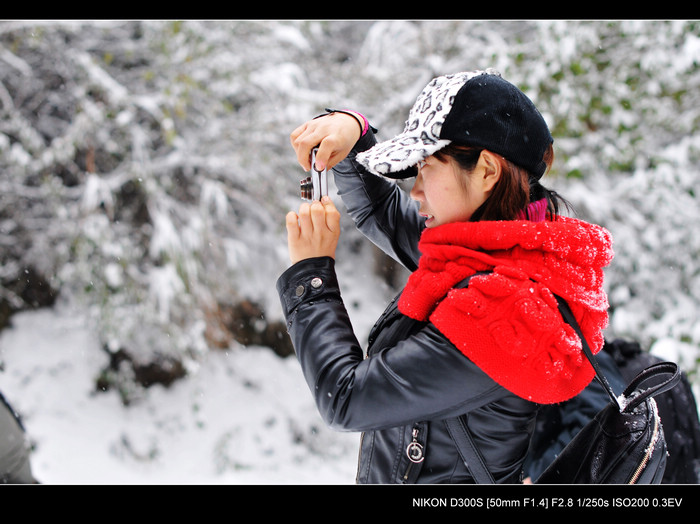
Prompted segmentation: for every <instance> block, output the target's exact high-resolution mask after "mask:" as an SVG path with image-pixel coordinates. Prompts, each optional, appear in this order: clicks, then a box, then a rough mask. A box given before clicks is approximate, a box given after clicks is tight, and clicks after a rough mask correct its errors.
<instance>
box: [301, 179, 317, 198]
mask: <svg viewBox="0 0 700 524" xmlns="http://www.w3.org/2000/svg"><path fill="white" fill-rule="evenodd" d="M299 188H300V190H301V199H302V200H309V201H311V199H312V198H313V194H314V185H313V182H312V181H311V177H307V178H304V179H303V180H301V181H300V182H299Z"/></svg>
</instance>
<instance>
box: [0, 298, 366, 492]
mask: <svg viewBox="0 0 700 524" xmlns="http://www.w3.org/2000/svg"><path fill="white" fill-rule="evenodd" d="M96 344H97V339H96V337H95V336H94V334H93V333H91V331H90V330H89V329H88V328H86V327H85V325H84V322H83V321H82V319H81V316H80V315H75V314H69V313H61V312H58V311H55V310H51V309H44V310H39V311H33V312H27V313H21V314H18V315H15V316H14V317H13V326H12V327H11V328H8V329H6V330H4V331H3V332H2V333H0V362H3V363H4V372H2V373H0V391H2V392H3V393H4V394H5V396H6V397H7V398H8V400H9V401H10V402H11V403H12V404H13V406H14V407H15V409H16V410H17V411H19V412H20V413H21V415H22V416H23V420H24V423H25V426H26V429H27V432H28V434H29V436H30V438H31V440H32V442H33V443H34V445H35V451H34V453H33V455H32V468H33V471H34V473H35V476H36V477H37V478H38V480H39V481H40V482H42V483H44V484H312V483H313V484H352V483H354V477H355V468H356V460H357V449H358V441H359V435H358V434H356V433H338V432H333V431H331V430H329V429H328V428H326V427H325V425H324V424H323V422H322V421H321V419H320V417H319V415H318V413H317V411H316V408H315V405H314V404H313V400H312V397H311V394H310V392H309V391H308V388H307V386H306V383H305V382H304V380H303V377H302V375H301V371H300V369H299V366H298V362H297V360H296V359H295V358H287V359H281V358H279V357H277V356H276V355H274V354H273V353H272V352H271V351H270V350H268V349H266V348H243V347H241V348H240V349H235V350H230V351H228V352H211V353H210V354H209V355H208V357H207V359H206V360H205V361H204V362H202V363H201V365H200V367H199V368H198V369H197V370H195V372H194V373H193V374H192V375H191V376H189V377H188V378H187V379H185V380H180V381H178V382H177V383H176V384H174V385H173V386H171V387H170V388H168V389H166V388H163V387H152V388H150V389H148V390H146V394H145V395H144V398H143V399H141V400H140V401H139V402H138V403H136V404H135V405H132V406H129V407H124V406H123V405H121V403H120V401H119V398H118V395H117V394H116V392H113V391H111V392H107V393H95V392H94V377H95V376H96V375H97V374H98V372H99V370H100V369H101V368H102V367H103V366H104V365H105V363H106V355H104V359H103V358H102V355H103V353H102V352H101V351H99V350H96V347H95V345H96Z"/></svg>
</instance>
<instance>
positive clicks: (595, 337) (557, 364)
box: [399, 217, 613, 404]
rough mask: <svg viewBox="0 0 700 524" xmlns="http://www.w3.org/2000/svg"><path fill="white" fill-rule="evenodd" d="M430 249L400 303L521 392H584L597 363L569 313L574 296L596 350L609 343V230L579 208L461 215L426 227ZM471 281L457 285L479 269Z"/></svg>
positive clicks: (545, 395) (555, 395) (425, 245)
mask: <svg viewBox="0 0 700 524" xmlns="http://www.w3.org/2000/svg"><path fill="white" fill-rule="evenodd" d="M419 247H420V250H421V253H422V255H421V258H420V261H419V265H418V269H417V270H416V271H415V272H414V273H413V274H411V276H410V277H409V279H408V282H407V284H406V288H405V289H404V291H403V293H402V295H401V298H400V300H399V309H400V310H401V312H402V313H403V314H405V315H407V316H409V317H411V318H415V319H417V320H422V321H425V320H430V321H431V322H432V323H433V324H434V325H435V326H436V327H437V328H438V329H439V330H440V331H441V332H442V333H443V334H444V335H445V336H447V337H448V338H449V340H450V341H451V342H452V343H453V344H454V345H455V346H456V347H457V348H458V349H459V350H460V351H461V352H462V353H464V354H465V355H466V356H467V357H468V358H470V359H471V360H472V361H473V362H474V363H475V364H477V365H478V366H479V367H480V368H481V369H482V370H483V371H484V372H485V373H487V374H488V375H489V376H490V377H491V378H493V379H494V380H495V381H496V382H498V383H499V384H501V385H502V386H503V387H505V388H506V389H508V390H509V391H511V392H512V393H514V394H516V395H518V396H520V397H522V398H526V399H529V400H532V401H533V402H538V403H542V404H549V403H555V402H561V401H564V400H567V399H569V398H571V397H573V396H575V395H576V394H578V393H579V392H580V391H581V390H582V389H583V388H584V387H586V385H587V384H588V383H589V382H590V381H591V380H592V378H593V376H594V374H595V372H594V371H593V368H592V367H591V365H590V364H589V363H588V361H587V359H586V357H585V355H583V353H582V352H581V342H580V340H579V338H578V337H577V336H576V334H575V332H574V331H573V329H572V328H571V327H570V326H568V325H567V324H566V323H564V321H563V320H562V318H561V315H560V314H559V312H558V309H557V302H556V300H555V298H554V295H553V293H554V294H557V295H559V296H560V297H562V298H564V299H566V300H567V302H568V303H569V306H570V307H571V310H572V312H573V313H574V315H575V316H576V319H577V320H578V322H579V325H580V326H581V330H582V331H583V334H584V336H585V337H586V339H587V341H588V344H589V345H590V346H591V350H592V351H593V353H597V352H598V351H600V349H601V348H602V346H603V333H602V331H603V329H604V328H605V327H606V325H607V322H608V315H607V308H608V300H607V295H606V294H605V291H604V290H603V268H604V267H605V266H606V265H608V264H609V263H610V260H611V259H612V256H613V251H612V238H611V236H610V233H609V232H608V231H607V230H605V229H604V228H602V227H600V226H596V225H593V224H588V223H586V222H583V221H580V220H576V219H573V218H567V217H560V218H559V219H558V220H556V221H544V222H530V221H526V220H514V221H503V222H492V221H488V222H487V221H484V222H457V223H452V224H445V225H443V226H439V227H435V228H429V229H426V230H425V231H424V233H423V235H422V237H421V241H420V244H419ZM485 270H488V271H492V272H491V273H489V274H486V275H477V276H475V277H474V278H472V279H471V281H470V282H469V286H468V287H467V288H460V289H453V287H454V286H455V285H456V284H457V283H459V282H460V281H461V280H463V279H464V278H466V277H468V276H470V275H473V274H474V273H476V272H478V271H485Z"/></svg>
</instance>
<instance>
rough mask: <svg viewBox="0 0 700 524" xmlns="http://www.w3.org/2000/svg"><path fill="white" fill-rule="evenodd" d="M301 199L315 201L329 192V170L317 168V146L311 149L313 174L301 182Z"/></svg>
mask: <svg viewBox="0 0 700 524" xmlns="http://www.w3.org/2000/svg"><path fill="white" fill-rule="evenodd" d="M299 184H300V189H301V199H302V200H307V201H309V202H313V201H314V200H321V197H322V196H324V195H327V194H328V171H327V170H326V169H324V170H323V171H317V170H316V148H314V149H312V150H311V176H308V177H306V178H305V179H303V180H302V181H301V182H300V183H299Z"/></svg>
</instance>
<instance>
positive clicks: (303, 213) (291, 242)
mask: <svg viewBox="0 0 700 524" xmlns="http://www.w3.org/2000/svg"><path fill="white" fill-rule="evenodd" d="M286 225H287V245H288V247H289V258H290V260H291V261H292V264H295V263H296V262H299V261H300V260H304V259H307V258H315V257H324V256H328V257H331V258H335V249H336V247H337V246H338V238H339V237H340V213H339V212H338V209H337V208H336V207H335V205H334V204H333V201H332V200H331V198H330V197H329V196H324V197H322V198H321V201H320V202H319V201H318V200H316V201H314V202H311V203H308V202H304V203H302V204H301V206H300V207H299V213H298V214H297V213H295V212H294V211H290V212H289V213H287V217H286Z"/></svg>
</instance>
